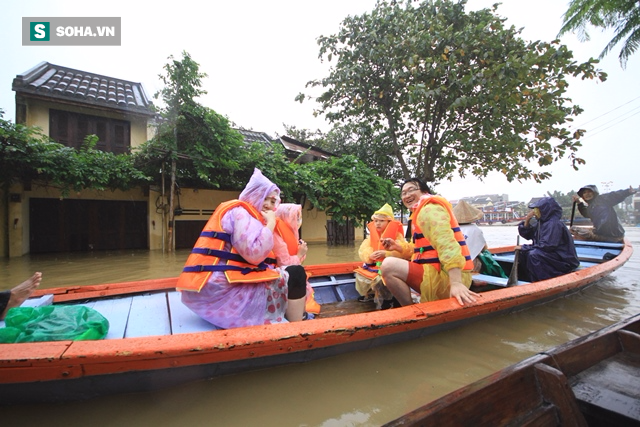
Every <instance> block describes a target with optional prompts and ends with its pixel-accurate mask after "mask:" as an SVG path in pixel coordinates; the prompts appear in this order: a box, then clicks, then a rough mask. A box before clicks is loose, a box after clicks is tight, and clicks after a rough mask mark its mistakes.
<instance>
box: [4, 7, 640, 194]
mask: <svg viewBox="0 0 640 427" xmlns="http://www.w3.org/2000/svg"><path fill="white" fill-rule="evenodd" d="M496 1H497V0H495V1H493V0H469V2H468V5H467V8H468V9H469V10H475V9H479V8H483V7H490V6H491V5H492V4H493V3H495V2H496ZM502 3H503V4H502V5H501V6H500V7H499V9H498V14H499V15H501V16H503V17H507V18H508V21H507V22H508V23H509V24H512V25H515V26H516V27H517V28H520V27H524V32H523V35H522V37H523V38H524V39H526V40H545V41H550V40H553V39H554V38H555V36H556V35H557V33H558V30H559V28H560V25H561V22H562V13H563V12H564V11H565V10H566V4H567V2H565V1H562V0H539V1H537V2H534V3H532V2H526V1H522V0H504V1H503V2H502ZM374 5H375V0H323V1H317V0H308V1H299V0H298V1H295V0H271V1H263V0H262V1H258V0H245V1H237V2H230V1H224V2H223V1H217V0H213V1H207V2H204V1H202V2H197V1H188V0H187V1H183V2H157V1H154V2H151V1H126V2H125V1H120V0H112V1H109V2H107V3H101V2H87V1H85V0H82V1H64V0H58V1H55V2H52V1H39V0H36V1H34V0H30V1H23V2H16V1H12V2H5V3H3V6H2V13H0V40H2V50H1V52H2V56H1V58H2V66H1V67H0V108H1V109H3V110H4V111H5V116H4V118H5V119H9V120H12V121H13V120H14V119H15V101H14V99H15V97H14V95H15V94H14V92H13V91H12V90H11V83H12V80H13V78H14V77H15V76H16V75H18V74H22V73H24V72H25V71H27V70H29V69H31V68H32V67H34V66H35V65H37V64H39V63H40V62H42V61H48V62H50V63H53V64H57V65H62V66H67V67H71V68H75V69H79V70H82V71H87V72H92V73H97V74H103V75H107V76H113V77H117V78H121V79H125V80H130V81H134V82H141V83H142V84H143V86H144V88H145V90H146V92H147V96H149V97H152V96H153V94H154V93H155V92H157V91H158V90H159V89H160V88H161V87H162V85H161V83H160V81H159V79H158V75H159V74H161V73H163V69H162V67H163V66H164V65H165V64H166V63H167V58H168V57H169V55H174V56H175V57H176V58H181V52H182V51H183V50H184V51H187V52H189V54H190V55H191V56H192V58H193V59H194V60H195V61H196V62H198V63H199V64H200V70H201V71H202V72H205V73H207V74H208V77H207V78H205V79H204V80H203V83H204V85H203V86H204V89H205V90H207V92H208V94H207V95H206V96H204V97H202V98H201V99H200V102H201V103H202V104H203V105H206V106H207V107H210V108H212V109H214V110H215V111H216V112H218V113H220V114H223V115H225V116H227V117H228V118H229V119H230V120H232V121H233V122H234V123H235V124H236V125H237V126H242V127H245V128H249V129H254V130H256V131H263V132H267V133H269V134H271V135H272V136H275V135H276V134H283V133H284V128H283V126H282V124H283V123H285V124H287V125H294V126H296V127H297V128H301V129H302V128H308V129H312V130H315V129H321V130H323V131H326V130H328V129H329V125H328V124H327V123H326V122H325V121H324V120H323V119H322V118H314V117H313V114H312V111H313V108H314V107H315V105H314V103H313V102H305V103H304V104H299V103H297V102H295V101H294V98H295V96H296V95H297V94H298V93H299V92H304V91H305V84H306V82H308V81H309V80H312V79H317V78H321V77H324V76H326V75H327V73H328V71H327V70H328V65H327V64H326V63H321V62H320V60H319V59H318V45H317V43H316V39H317V37H318V36H320V35H330V34H335V33H337V31H338V29H339V24H340V22H341V21H342V20H343V19H344V18H345V17H346V16H347V15H357V14H361V13H363V12H366V11H370V10H371V9H372V8H373V7H374ZM35 16H40V17H66V16H78V17H82V16H88V17H96V16H120V17H122V45H121V46H117V47H116V46H108V47H75V46H74V47H66V46H65V47H62V46H49V47H39V46H22V41H21V25H22V20H21V18H22V17H35ZM590 33H591V36H592V40H591V41H590V42H585V43H581V42H579V41H578V40H577V38H576V37H575V36H573V35H568V36H565V37H563V39H562V43H563V44H566V45H567V46H568V47H569V49H571V50H572V51H573V52H574V57H575V59H576V60H577V61H580V62H582V61H585V60H587V59H588V58H589V57H597V56H598V55H599V54H600V52H601V50H602V48H603V47H604V46H605V44H606V42H607V41H608V40H609V39H610V34H602V33H601V32H600V30H592V31H591V32H590ZM618 52H619V48H617V49H614V51H613V52H612V53H611V54H609V55H608V57H606V58H605V59H604V60H603V61H602V62H601V63H600V64H599V68H601V69H602V70H603V71H605V72H607V73H608V74H609V77H608V80H607V81H606V82H604V83H597V82H595V81H581V80H571V81H570V88H569V96H570V97H571V98H572V99H573V101H574V102H575V103H577V104H578V105H580V106H581V107H583V108H584V109H585V112H584V113H583V114H582V115H581V116H579V117H578V118H577V119H576V121H575V122H574V123H575V125H576V127H578V128H583V129H586V130H587V135H586V137H585V138H583V147H582V148H581V149H580V150H579V152H578V155H579V156H580V157H582V158H584V159H585V160H586V161H587V164H586V165H584V166H582V167H581V168H580V170H579V171H578V172H575V171H573V169H572V168H571V166H570V164H569V161H568V160H562V161H560V162H559V163H556V164H554V165H553V166H552V168H551V171H552V173H553V178H552V179H551V180H548V181H545V182H544V183H543V184H536V183H534V182H533V181H527V182H523V183H511V184H509V183H507V181H506V179H505V178H504V177H503V176H502V175H500V174H497V173H496V174H492V175H491V176H490V177H489V178H488V179H486V180H485V181H484V182H481V181H479V180H477V179H476V178H472V177H467V178H465V179H455V180H454V181H453V182H446V183H443V184H441V185H439V186H438V187H437V191H438V192H439V193H441V194H442V195H444V196H446V197H447V198H449V199H458V198H461V197H464V196H472V195H479V194H488V193H499V194H503V193H504V194H508V195H509V199H510V200H522V201H528V200H529V199H530V198H531V197H539V196H542V195H544V194H545V193H546V192H547V191H551V192H553V191H554V190H559V191H562V192H565V193H566V192H568V191H570V190H572V189H573V190H577V189H578V188H579V187H580V186H582V185H585V184H596V185H598V186H599V188H600V190H601V192H602V191H603V190H605V189H606V188H607V187H609V188H610V189H611V190H616V189H619V188H625V187H628V186H629V185H634V186H638V184H640V177H639V174H638V172H637V168H638V167H639V166H640V161H639V160H640V158H639V156H638V151H639V150H638V148H636V145H637V143H638V142H639V138H638V137H637V136H636V132H635V128H632V126H633V125H635V124H636V123H637V122H638V120H639V119H640V115H638V113H639V112H640V79H639V78H638V76H640V52H637V53H636V54H635V56H633V57H632V58H631V59H630V60H629V62H628V64H627V68H626V69H625V70H623V69H622V68H621V67H620V65H619V63H618V59H617V55H618Z"/></svg>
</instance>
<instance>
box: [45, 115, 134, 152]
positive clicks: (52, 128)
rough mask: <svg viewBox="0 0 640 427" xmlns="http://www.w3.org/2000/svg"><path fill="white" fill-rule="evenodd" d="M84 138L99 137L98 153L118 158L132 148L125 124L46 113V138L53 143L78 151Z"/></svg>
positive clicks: (100, 118)
mask: <svg viewBox="0 0 640 427" xmlns="http://www.w3.org/2000/svg"><path fill="white" fill-rule="evenodd" d="M87 135H97V136H98V143H97V145H96V148H97V149H98V150H102V151H107V152H112V153H116V154H121V153H127V152H129V147H130V146H131V124H130V123H129V122H127V121H124V120H116V119H110V118H107V117H98V116H89V115H87V114H80V113H72V112H70V111H61V110H53V109H52V110H49V136H50V137H51V138H52V139H53V140H55V141H56V142H58V143H60V144H63V145H66V146H68V147H74V148H76V149H79V148H80V147H82V144H83V142H84V139H85V137H86V136H87Z"/></svg>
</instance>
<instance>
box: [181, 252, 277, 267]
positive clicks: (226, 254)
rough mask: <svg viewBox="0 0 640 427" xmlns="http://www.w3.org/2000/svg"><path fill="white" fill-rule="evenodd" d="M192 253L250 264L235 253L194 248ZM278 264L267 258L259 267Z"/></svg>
mask: <svg viewBox="0 0 640 427" xmlns="http://www.w3.org/2000/svg"><path fill="white" fill-rule="evenodd" d="M191 253H192V254H199V255H208V256H213V257H216V258H221V259H226V260H230V261H238V262H243V263H245V264H249V263H248V262H247V261H246V260H245V259H244V258H243V257H242V255H240V254H234V253H233V252H227V251H221V250H218V249H211V248H193V250H191ZM276 263H277V261H276V260H275V259H274V258H265V259H264V261H262V262H261V263H260V264H259V265H262V264H272V265H275V264H276Z"/></svg>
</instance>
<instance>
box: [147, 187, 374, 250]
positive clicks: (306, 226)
mask: <svg viewBox="0 0 640 427" xmlns="http://www.w3.org/2000/svg"><path fill="white" fill-rule="evenodd" d="M156 190H158V191H156ZM165 191H166V190H165ZM159 195H160V193H159V189H154V191H153V192H152V194H150V200H149V212H154V218H153V219H151V220H152V221H153V220H155V221H156V224H160V223H161V221H162V213H161V212H160V213H155V211H156V207H155V206H156V203H155V200H156V199H157V198H158V196H159ZM239 195H240V192H237V191H218V190H195V189H192V188H183V189H181V191H180V207H181V208H182V209H183V214H182V215H178V216H176V218H175V219H176V221H190V220H191V221H193V220H205V221H206V220H207V219H209V217H210V216H211V213H212V212H213V211H214V210H215V208H216V207H217V206H218V205H219V204H220V203H222V202H226V201H227V200H231V199H236V198H238V196H239ZM151 199H153V200H151ZM165 199H166V201H165V203H168V197H165ZM174 203H175V204H176V206H174V208H177V207H178V206H177V199H176V201H175V202H174ZM309 206H310V205H309V204H306V205H305V208H304V209H303V210H302V228H301V231H302V238H303V239H304V240H305V241H307V242H324V241H326V240H327V231H326V228H325V225H326V221H327V216H326V215H325V213H324V212H319V211H318V210H317V209H312V210H309ZM151 228H153V227H151ZM157 228H158V227H156V230H155V233H153V234H154V239H158V240H159V241H160V242H161V241H162V230H157ZM151 231H152V232H153V231H154V230H151ZM357 234H358V231H356V235H357ZM360 236H362V232H361V231H360ZM356 238H357V237H356ZM154 241H155V240H152V242H154ZM152 248H153V246H152Z"/></svg>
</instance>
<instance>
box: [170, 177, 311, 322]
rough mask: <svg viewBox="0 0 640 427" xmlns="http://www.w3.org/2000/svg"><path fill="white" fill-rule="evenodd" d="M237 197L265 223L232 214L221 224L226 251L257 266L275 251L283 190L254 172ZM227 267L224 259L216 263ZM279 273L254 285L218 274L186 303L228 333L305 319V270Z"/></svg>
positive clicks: (238, 211) (241, 212) (240, 212)
mask: <svg viewBox="0 0 640 427" xmlns="http://www.w3.org/2000/svg"><path fill="white" fill-rule="evenodd" d="M238 199H239V200H240V201H241V202H246V203H248V204H250V205H251V206H253V208H255V209H256V210H257V211H258V212H260V213H261V214H262V217H263V218H262V219H263V221H261V220H260V219H257V218H255V217H254V216H252V215H251V214H250V213H249V211H247V210H246V209H245V208H243V207H242V206H237V207H233V208H231V209H230V210H228V211H227V212H226V213H224V214H223V215H222V218H221V221H220V223H221V225H222V229H223V230H222V232H223V233H224V234H225V235H228V236H229V240H230V241H229V242H227V243H225V245H224V250H225V251H227V252H229V251H231V248H234V249H235V250H236V251H237V253H238V254H239V255H240V256H242V258H243V259H244V260H246V261H247V262H248V263H249V264H254V265H258V264H261V263H263V261H264V260H265V259H266V258H267V257H268V256H269V254H271V253H272V249H273V245H274V237H273V229H274V227H275V223H276V216H275V209H277V207H278V205H279V204H280V189H278V187H277V186H276V185H275V184H274V183H272V182H271V181H269V180H268V179H267V178H266V177H265V176H264V175H262V173H261V172H260V171H259V170H258V169H255V170H254V173H253V175H252V177H251V179H250V181H249V183H248V184H247V186H246V187H245V189H244V190H243V191H242V193H241V194H240V197H239V198H238ZM213 215H216V212H214V214H213ZM213 215H212V217H213ZM224 264H225V262H224V260H223V261H221V262H218V264H217V265H224ZM217 265H216V266H217ZM276 270H277V271H278V272H279V273H280V277H279V278H277V279H272V280H268V281H264V282H254V283H242V282H241V283H238V282H234V283H230V282H229V281H228V280H227V276H226V275H225V271H215V270H214V271H213V272H212V273H211V275H210V276H209V278H208V279H207V281H206V283H205V284H204V286H203V287H202V288H201V289H200V290H199V291H183V292H182V302H183V303H184V304H185V305H186V306H187V307H189V308H190V309H191V310H192V311H193V312H194V313H196V314H197V315H199V316H200V317H202V318H203V319H205V320H207V321H208V322H210V323H212V324H213V325H215V326H217V327H218V328H223V329H227V328H236V327H240V326H251V325H263V324H271V323H282V322H286V321H298V320H302V316H303V314H304V304H305V296H306V289H305V288H306V275H305V273H304V268H303V267H301V266H290V267H287V268H286V269H285V268H282V269H280V268H278V269H276ZM298 270H299V271H298ZM183 274H189V273H188V272H187V273H185V272H183Z"/></svg>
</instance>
